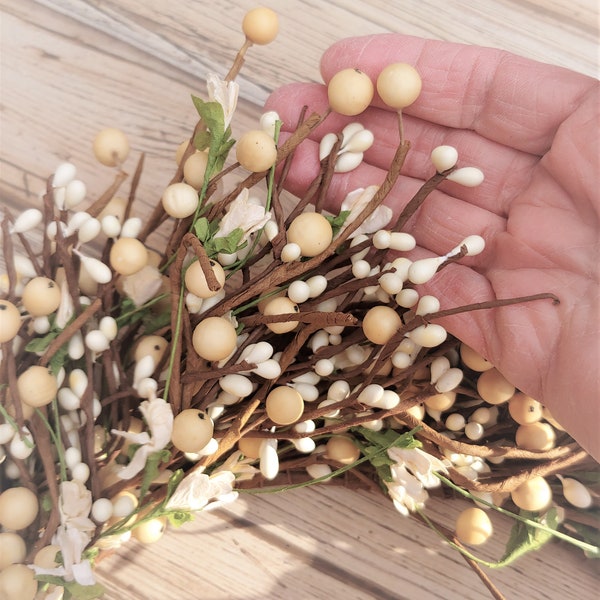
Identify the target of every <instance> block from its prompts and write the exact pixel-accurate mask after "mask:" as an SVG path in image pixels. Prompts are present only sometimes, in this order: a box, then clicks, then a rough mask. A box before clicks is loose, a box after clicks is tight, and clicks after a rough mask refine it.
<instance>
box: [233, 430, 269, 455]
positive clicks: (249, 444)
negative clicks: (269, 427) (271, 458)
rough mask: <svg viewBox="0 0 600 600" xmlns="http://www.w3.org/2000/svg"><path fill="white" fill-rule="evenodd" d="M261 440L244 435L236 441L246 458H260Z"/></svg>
mask: <svg viewBox="0 0 600 600" xmlns="http://www.w3.org/2000/svg"><path fill="white" fill-rule="evenodd" d="M263 439H264V438H255V437H250V436H247V435H245V436H244V437H242V438H240V439H239V440H238V448H239V450H240V452H241V453H242V454H243V455H244V456H246V457H247V458H255V459H256V458H260V446H261V444H262V442H263Z"/></svg>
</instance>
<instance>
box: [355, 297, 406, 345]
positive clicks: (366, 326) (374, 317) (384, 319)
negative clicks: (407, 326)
mask: <svg viewBox="0 0 600 600" xmlns="http://www.w3.org/2000/svg"><path fill="white" fill-rule="evenodd" d="M401 326H402V319H401V318H400V315H399V314H398V313H397V312H396V311H395V310H394V309H393V308H390V307H389V306H374V307H373V308H370V309H369V310H368V311H367V314H366V315H365V317H364V319H363V323H362V328H363V332H364V334H365V336H366V338H367V339H368V340H369V341H370V342H373V343H374V344H381V345H382V344H385V343H387V342H388V341H389V340H390V339H391V338H392V337H393V335H394V334H395V333H396V332H397V331H398V329H400V327H401Z"/></svg>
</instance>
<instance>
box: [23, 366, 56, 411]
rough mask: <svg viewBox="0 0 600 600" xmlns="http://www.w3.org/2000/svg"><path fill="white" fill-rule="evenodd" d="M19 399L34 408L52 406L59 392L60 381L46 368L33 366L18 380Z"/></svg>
mask: <svg viewBox="0 0 600 600" xmlns="http://www.w3.org/2000/svg"><path fill="white" fill-rule="evenodd" d="M17 389H18V391H19V398H20V399H21V401H22V402H24V403H25V404H28V405H29V406H33V407H40V406H46V404H50V402H52V400H54V398H56V394H57V392H58V381H57V380H56V377H55V376H54V375H52V373H51V372H50V371H49V370H48V369H47V368H46V367H40V366H38V365H33V366H31V367H29V368H28V369H27V370H26V371H23V373H21V375H19V378H18V379H17Z"/></svg>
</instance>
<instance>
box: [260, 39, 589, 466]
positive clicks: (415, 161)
mask: <svg viewBox="0 0 600 600" xmlns="http://www.w3.org/2000/svg"><path fill="white" fill-rule="evenodd" d="M391 62H407V63H409V64H411V65H413V66H415V67H416V69H417V70H418V71H419V73H420V74H421V77H422V79H423V89H422V92H421V95H420V96H419V98H418V99H417V100H416V101H415V102H414V104H412V105H411V106H409V107H407V108H406V109H404V111H403V122H404V131H405V139H407V140H409V141H410V142H411V144H412V145H411V150H410V152H409V155H408V158H407V160H406V162H405V164H404V167H403V170H402V173H403V175H402V176H401V177H400V179H399V181H398V183H397V184H396V186H395V187H394V189H393V190H392V192H391V194H390V195H389V196H388V198H387V200H386V202H387V204H388V205H389V206H391V207H392V208H393V209H394V212H395V213H396V214H398V213H399V212H400V210H401V209H402V207H403V206H404V205H405V204H406V203H407V202H408V201H409V200H410V198H411V197H412V195H413V194H414V192H415V191H416V190H417V189H418V188H419V187H420V185H421V183H422V182H423V181H424V180H425V179H427V178H428V177H430V176H431V175H432V174H433V172H434V169H433V167H432V165H431V162H430V160H429V154H430V152H431V150H432V149H433V148H434V147H435V146H438V145H440V144H449V145H452V146H455V147H456V148H457V149H458V151H459V161H458V166H459V167H460V166H477V167H479V168H480V169H482V171H483V172H484V173H485V181H484V182H483V184H482V185H481V186H479V187H477V188H465V187H462V186H460V185H457V184H454V183H451V182H444V183H443V184H442V185H441V186H440V188H439V189H438V190H436V191H435V192H434V193H433V194H431V195H430V196H429V198H428V199H427V200H426V202H425V203H424V205H423V206H422V207H421V208H420V209H419V211H418V212H417V214H416V215H414V216H413V217H412V218H411V219H410V221H409V222H408V224H407V226H406V228H405V230H406V231H409V232H410V233H412V234H413V235H414V236H415V238H416V240H417V244H418V247H417V249H416V250H415V251H414V253H413V257H424V256H431V255H434V254H445V253H446V252H448V251H449V250H450V249H451V248H452V247H454V246H455V245H457V244H459V243H460V242H461V240H462V239H463V238H464V237H466V236H467V235H470V234H479V235H482V236H483V237H484V238H485V240H486V249H485V250H484V252H483V253H482V254H481V255H479V256H477V257H471V258H468V259H463V261H461V264H460V265H451V266H448V267H447V268H445V269H443V270H442V271H441V272H440V273H438V274H437V275H436V277H435V278H434V280H433V281H431V282H430V283H428V284H425V285H423V286H420V292H421V293H430V294H434V295H436V296H437V297H438V298H439V299H440V300H441V304H442V309H444V308H451V307H455V306H460V305H464V304H469V303H473V302H481V301H488V300H493V299H496V298H510V297H516V296H523V295H530V294H537V293H540V292H552V293H554V294H556V296H558V297H559V299H560V304H559V305H554V304H553V303H552V301H550V300H540V301H536V302H531V303H526V304H520V305H516V306H512V307H503V308H496V309H491V310H480V311H476V312H471V313H468V314H464V315H457V316H453V317H450V318H446V319H444V320H443V321H439V322H440V323H441V324H443V325H444V326H445V327H446V328H447V329H448V331H449V332H450V333H452V334H453V335H455V336H456V337H458V338H459V339H460V340H462V341H464V342H466V343H467V344H469V345H470V346H472V347H473V348H474V349H475V350H476V351H478V352H479V353H480V354H482V355H483V356H485V357H486V358H487V359H488V360H490V361H491V362H492V363H493V364H494V365H495V366H496V367H497V368H498V370H500V371H501V372H502V373H503V374H504V376H505V377H506V378H507V379H509V380H510V381H511V382H512V383H514V384H515V385H516V386H517V387H518V388H519V389H520V390H522V391H523V392H524V393H526V394H528V395H530V396H532V397H533V398H535V399H537V400H539V401H540V402H542V403H543V404H544V405H545V406H547V408H548V409H549V410H550V411H551V412H552V414H553V416H554V417H555V418H556V419H557V420H558V421H559V422H560V423H561V424H562V425H563V427H565V429H566V430H567V431H568V432H569V433H570V434H571V435H572V436H573V437H574V438H575V439H576V440H577V441H578V442H579V443H580V444H581V445H582V446H583V447H584V448H585V449H587V450H588V452H590V453H591V454H592V455H593V456H594V457H595V458H596V460H598V459H599V458H600V442H599V440H600V437H599V436H598V432H597V430H598V423H599V422H600V421H599V416H600V415H599V403H598V397H599V390H600V386H599V375H598V371H599V369H598V365H599V364H600V360H599V356H598V354H599V353H598V348H599V344H598V339H599V338H598V335H599V329H600V318H599V316H600V315H599V314H598V313H599V306H600V303H599V292H598V288H599V286H598V275H599V269H598V264H599V263H598V258H599V255H600V252H599V235H598V229H599V227H598V220H599V219H598V217H599V215H598V212H599V203H598V187H599V185H598V183H599V179H600V175H599V173H600V169H599V162H598V157H599V156H600V149H599V147H598V146H599V143H598V135H597V132H598V124H599V120H600V116H599V107H600V102H599V97H598V96H599V86H598V82H597V81H596V80H594V79H592V78H589V77H586V76H584V75H581V74H578V73H575V72H572V71H569V70H566V69H563V68H560V67H556V66H551V65H547V64H543V63H539V62H535V61H531V60H528V59H525V58H522V57H519V56H516V55H513V54H510V53H507V52H504V51H500V50H495V49H490V48H480V47H475V46H465V45H460V44H453V43H446V42H439V41H433V40H424V39H420V38H413V37H408V36H403V35H397V34H387V35H378V36H368V37H359V38H350V39H346V40H342V41H340V42H338V43H337V44H335V45H334V46H332V47H331V48H330V49H329V50H328V51H327V52H326V53H325V54H324V56H323V58H322V62H321V73H322V75H323V79H324V81H325V82H327V81H329V79H330V78H331V77H332V76H333V75H334V74H335V73H336V72H337V71H339V70H340V69H343V68H347V67H357V68H359V69H361V70H363V71H364V72H366V73H367V74H368V75H369V76H370V77H371V79H372V80H373V81H374V82H375V81H376V78H377V74H378V73H379V72H380V71H381V70H382V69H383V67H385V66H386V65H387V64H389V63H391ZM305 104H307V105H308V106H309V112H308V113H307V114H310V111H316V112H319V113H322V112H323V111H324V110H325V109H326V107H327V94H326V89H325V87H324V86H322V85H317V84H303V83H300V84H293V85H289V86H286V87H283V88H281V89H279V90H278V91H276V92H275V93H274V94H273V95H272V96H271V97H270V98H269V100H268V102H267V107H266V108H267V109H268V110H276V111H277V112H278V113H279V115H280V117H281V119H282V120H283V122H284V131H288V132H289V131H291V130H293V129H294V128H295V124H296V122H297V119H298V116H299V114H300V110H301V108H302V106H303V105H305ZM356 120H359V121H360V122H361V123H363V125H364V126H365V127H367V128H369V129H371V130H372V131H373V133H374V134H375V140H376V141H375V144H374V146H373V147H372V148H371V149H370V150H368V151H367V152H366V154H365V161H364V162H363V164H361V166H360V167H359V168H357V169H356V170H354V171H352V172H350V173H348V174H338V175H336V176H335V177H334V179H333V183H332V186H331V190H330V195H329V198H328V206H327V208H328V209H329V210H332V211H336V210H339V205H340V203H341V201H342V200H343V198H344V197H345V195H346V194H347V193H348V192H350V191H352V190H353V189H355V188H357V187H366V186H367V185H370V184H377V183H380V182H381V181H382V180H383V178H384V175H385V172H386V170H387V168H388V167H389V164H390V161H391V158H392V156H393V153H394V150H395V148H396V146H397V144H398V141H399V135H398V126H397V123H398V117H397V114H396V113H395V112H394V111H392V110H390V109H387V108H386V107H385V106H384V105H383V103H382V102H381V100H380V99H379V98H378V97H377V95H375V98H374V100H373V102H372V105H371V106H370V107H369V108H368V109H367V110H366V111H365V112H364V113H363V114H361V115H359V116H358V117H342V116H340V115H336V114H332V115H330V116H329V117H328V118H327V120H326V121H325V123H324V124H323V125H321V126H320V127H319V128H318V129H316V130H315V132H314V134H313V136H312V139H311V140H308V141H306V142H304V143H303V144H302V146H301V147H300V148H299V149H298V151H297V154H296V157H295V159H294V163H293V167H292V169H291V172H290V175H289V177H288V180H287V187H288V189H289V190H290V191H291V192H293V193H295V194H297V195H300V194H302V193H303V191H304V190H305V189H306V188H307V186H308V184H309V183H310V181H311V180H312V179H313V177H314V176H315V175H316V174H317V172H318V154H317V152H318V146H317V144H318V140H319V139H320V138H321V137H322V136H323V135H324V134H325V133H327V132H329V131H339V130H340V129H341V128H342V127H343V126H344V125H345V124H347V123H349V122H352V121H356Z"/></svg>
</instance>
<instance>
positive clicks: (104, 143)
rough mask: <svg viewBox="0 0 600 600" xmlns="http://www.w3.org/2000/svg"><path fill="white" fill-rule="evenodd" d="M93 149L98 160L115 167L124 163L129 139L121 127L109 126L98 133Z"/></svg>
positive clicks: (127, 152)
mask: <svg viewBox="0 0 600 600" xmlns="http://www.w3.org/2000/svg"><path fill="white" fill-rule="evenodd" d="M93 150H94V155H95V156H96V159H97V160H98V162H100V163H102V164H103V165H106V166H107V167H114V166H116V165H120V164H122V163H123V162H124V161H125V159H126V158H127V156H128V154H129V141H128V140H127V136H126V135H125V134H124V133H123V132H122V131H121V130H120V129H115V128H114V127H108V128H107V129H103V130H102V131H100V132H98V134H97V135H96V137H95V139H94V145H93Z"/></svg>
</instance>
